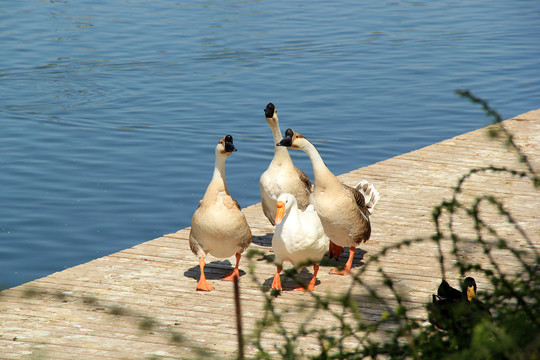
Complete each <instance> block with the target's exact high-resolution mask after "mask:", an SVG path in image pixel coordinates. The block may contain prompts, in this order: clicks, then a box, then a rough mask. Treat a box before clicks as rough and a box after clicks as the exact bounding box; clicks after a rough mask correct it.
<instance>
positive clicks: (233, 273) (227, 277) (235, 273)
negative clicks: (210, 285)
mask: <svg viewBox="0 0 540 360" xmlns="http://www.w3.org/2000/svg"><path fill="white" fill-rule="evenodd" d="M241 256H242V255H241V254H240V253H236V266H235V267H234V269H233V271H231V272H230V273H229V274H228V275H225V276H224V277H222V278H221V280H225V281H234V277H235V276H236V277H237V278H239V279H240V270H238V264H239V263H240V257H241Z"/></svg>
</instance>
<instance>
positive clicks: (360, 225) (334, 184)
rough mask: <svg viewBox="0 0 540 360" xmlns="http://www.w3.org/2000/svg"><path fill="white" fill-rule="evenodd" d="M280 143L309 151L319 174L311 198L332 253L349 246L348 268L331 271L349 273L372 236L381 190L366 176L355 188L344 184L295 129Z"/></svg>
mask: <svg viewBox="0 0 540 360" xmlns="http://www.w3.org/2000/svg"><path fill="white" fill-rule="evenodd" d="M277 145H278V146H286V147H289V148H291V149H297V150H302V151H304V152H305V153H307V154H308V156H309V158H310V160H311V164H312V166H313V175H314V178H315V180H314V182H315V184H314V187H313V192H312V193H311V195H310V198H309V201H310V203H311V204H313V206H314V207H315V210H316V211H317V214H319V217H320V219H321V222H322V224H323V227H324V231H325V233H326V235H328V237H329V238H330V248H329V251H328V256H329V257H335V258H337V257H339V254H340V253H341V252H342V251H343V247H345V246H348V247H349V258H348V260H347V263H346V264H345V268H344V269H343V270H337V269H332V271H331V273H332V274H338V275H345V274H348V273H349V272H350V270H351V266H352V261H353V258H354V252H355V249H356V247H357V246H358V245H359V244H361V243H363V242H365V241H367V240H368V239H369V237H370V236H371V223H370V215H371V212H372V211H373V208H374V206H375V204H376V203H377V201H378V200H379V197H380V195H379V192H378V191H377V190H376V189H375V187H374V186H373V185H371V184H369V183H368V182H367V181H365V180H363V181H361V182H360V183H359V184H358V185H357V186H356V187H354V188H353V187H350V186H347V185H345V184H342V183H341V182H340V181H339V179H338V178H337V177H336V176H335V175H334V174H332V172H331V171H330V170H329V169H328V168H327V167H326V165H325V163H324V161H323V159H322V158H321V155H320V154H319V152H318V151H317V149H316V148H315V146H314V145H313V144H312V143H311V142H310V141H309V140H307V139H306V138H305V137H304V136H302V135H301V134H298V133H295V132H294V131H293V130H292V129H287V131H286V132H285V138H283V140H281V141H280V142H279V143H278V144H277Z"/></svg>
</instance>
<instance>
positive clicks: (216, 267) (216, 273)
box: [184, 260, 246, 280]
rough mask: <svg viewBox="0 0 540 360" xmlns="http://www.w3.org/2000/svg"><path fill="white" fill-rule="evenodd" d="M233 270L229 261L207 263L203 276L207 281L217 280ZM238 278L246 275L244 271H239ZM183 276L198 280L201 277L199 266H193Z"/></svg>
mask: <svg viewBox="0 0 540 360" xmlns="http://www.w3.org/2000/svg"><path fill="white" fill-rule="evenodd" d="M233 269H234V265H233V264H231V262H230V261H229V260H221V261H212V262H208V263H207V264H206V266H205V267H204V274H205V276H206V278H207V279H208V280H219V279H221V278H222V277H224V276H226V275H228V274H229V273H230V272H231V271H232V270H233ZM239 271H240V277H242V276H244V275H246V272H245V271H244V270H241V269H239ZM184 276H185V277H188V278H192V279H195V280H198V279H199V277H200V276H201V271H200V268H199V265H195V266H193V267H191V268H189V269H188V270H186V271H185V272H184Z"/></svg>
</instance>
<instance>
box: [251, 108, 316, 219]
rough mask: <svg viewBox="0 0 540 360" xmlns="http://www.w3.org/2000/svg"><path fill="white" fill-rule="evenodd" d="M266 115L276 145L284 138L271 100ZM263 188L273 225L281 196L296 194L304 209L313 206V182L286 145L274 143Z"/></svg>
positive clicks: (264, 203)
mask: <svg viewBox="0 0 540 360" xmlns="http://www.w3.org/2000/svg"><path fill="white" fill-rule="evenodd" d="M264 115H265V117H266V121H267V122H268V125H269V126H270V129H272V134H273V135H274V144H275V143H278V142H280V141H281V139H282V137H281V131H280V130H279V120H278V116H277V110H276V108H275V106H274V104H272V103H269V104H268V105H267V106H266V109H264ZM259 187H260V189H261V205H262V209H263V212H264V215H265V216H266V217H267V218H268V220H269V221H270V223H272V225H275V218H276V201H277V198H278V197H279V195H281V194H284V193H289V194H292V195H294V197H295V198H296V201H297V203H298V208H300V210H305V209H306V207H307V206H308V205H309V194H310V193H311V182H310V181H309V178H308V176H307V175H306V174H305V173H304V172H302V171H300V170H298V169H297V168H296V167H295V166H294V164H293V162H292V160H291V157H290V155H289V152H288V151H287V149H286V148H284V147H280V146H277V145H276V146H274V158H273V159H272V162H271V163H270V165H269V166H268V169H267V170H266V171H265V172H264V173H263V174H262V175H261V178H260V180H259Z"/></svg>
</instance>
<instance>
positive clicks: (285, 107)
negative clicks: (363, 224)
mask: <svg viewBox="0 0 540 360" xmlns="http://www.w3.org/2000/svg"><path fill="white" fill-rule="evenodd" d="M456 89H469V90H471V91H472V92H473V93H474V94H476V95H477V96H480V97H482V98H484V99H486V100H488V101H489V102H490V104H491V105H492V106H493V107H494V108H496V109H497V110H498V111H499V112H500V113H501V115H502V116H503V118H510V117H513V116H515V115H518V114H521V113H524V112H526V111H529V110H533V109H537V108H539V107H540V2H538V1H537V0H531V1H487V0H486V1H460V2H448V1H438V2H434V3H433V4H432V3H431V2H422V1H412V2H396V1H392V2H388V1H341V2H338V3H335V4H324V3H320V2H305V1H249V0H248V1H215V2H208V1H169V0H167V1H164V0H157V1H156V0H152V1H150V0H133V1H127V0H126V1H104V0H92V1H52V0H51V1H30V0H27V1H24V0H23V1H4V0H1V1H0V91H1V92H0V94H1V96H0V121H1V131H0V201H1V207H0V286H2V287H11V286H15V285H18V284H21V283H24V282H27V281H30V280H33V279H36V278H39V277H42V276H46V275H48V274H51V273H53V272H56V271H60V270H63V269H65V268H66V267H70V266H73V265H77V264H80V263H83V262H87V261H89V260H92V259H94V258H97V257H101V256H104V255H107V254H110V253H113V252H116V251H118V250H121V249H125V248H128V247H131V246H133V245H136V244H138V243H141V242H144V241H147V240H151V239H153V238H156V237H159V236H161V235H162V234H166V233H170V232H174V231H177V230H178V229H181V228H184V227H186V226H189V224H190V220H191V215H192V214H193V212H194V210H195V209H196V207H197V205H198V202H199V200H200V199H201V198H202V196H203V194H204V191H205V189H206V186H207V184H208V182H209V180H210V178H211V176H212V171H213V164H214V149H215V145H216V143H217V141H218V140H219V139H221V138H222V137H223V136H224V135H225V134H231V135H232V136H233V137H234V142H235V146H236V147H237V149H238V152H236V153H234V154H233V155H232V156H231V157H230V158H229V159H228V160H227V165H226V166H227V182H228V185H229V189H230V191H231V193H232V195H233V197H235V198H236V199H237V200H238V201H239V202H240V204H241V205H242V206H244V207H245V206H248V205H251V204H254V203H257V202H259V201H260V195H259V185H258V179H259V176H260V175H261V173H262V172H263V171H264V170H265V169H266V167H267V166H268V164H269V162H270V160H271V158H272V155H273V140H272V135H271V132H270V129H269V127H268V126H267V124H266V121H265V119H264V113H263V109H264V107H265V106H266V104H267V103H268V102H273V103H274V104H275V105H276V107H277V109H278V114H279V119H280V123H281V130H282V131H283V132H284V131H285V129H287V128H288V127H291V128H293V129H294V130H296V131H298V132H300V133H302V134H303V135H305V136H306V137H308V138H309V139H311V140H312V141H313V142H314V144H315V145H316V146H317V147H318V149H319V151H320V152H321V154H322V156H323V158H324V160H325V162H326V164H327V165H328V167H329V168H330V169H331V170H332V171H333V172H334V173H335V174H336V175H337V174H342V173H345V172H348V171H351V170H354V169H357V168H360V167H363V166H367V165H370V164H373V163H375V162H378V161H381V160H385V159H388V158H390V157H393V156H396V155H399V154H402V153H404V152H408V151H411V150H414V149H418V148H421V147H423V146H426V145H429V144H432V143H435V142H438V141H441V140H443V139H447V138H450V137H452V136H455V135H458V134H461V133H464V132H467V131H470V130H474V129H477V128H480V127H483V126H485V125H487V124H488V123H489V122H490V121H491V120H490V119H489V118H487V117H486V116H485V115H484V114H483V112H482V111H481V109H480V108H479V107H478V106H475V105H471V104H470V103H469V102H468V101H466V100H464V99H461V98H460V97H458V96H457V95H455V93H454V91H455V90H456ZM292 156H293V160H294V161H295V164H296V165H297V166H298V167H299V168H301V169H303V170H305V171H306V173H308V175H310V177H311V176H312V171H311V164H310V162H309V160H308V158H307V156H306V155H305V154H304V153H300V152H294V153H292ZM382 196H384V194H382ZM193 263H194V264H196V263H197V260H196V258H195V256H194V258H193ZM178 271H179V274H182V271H184V270H183V269H178Z"/></svg>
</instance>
